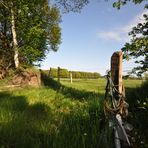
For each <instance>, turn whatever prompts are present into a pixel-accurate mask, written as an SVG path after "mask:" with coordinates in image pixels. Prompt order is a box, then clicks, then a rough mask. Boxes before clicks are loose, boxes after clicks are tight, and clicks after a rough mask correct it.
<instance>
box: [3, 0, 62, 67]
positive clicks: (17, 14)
mask: <svg viewBox="0 0 148 148" xmlns="http://www.w3.org/2000/svg"><path fill="white" fill-rule="evenodd" d="M0 8H1V9H0V11H1V13H0V32H1V34H0V52H1V57H2V58H1V59H2V60H1V61H0V62H1V64H4V63H7V59H9V62H11V64H12V65H14V66H15V67H16V68H17V67H19V65H20V64H21V65H33V64H34V62H37V61H41V60H43V59H44V58H45V56H46V53H47V52H48V51H49V50H53V51H57V50H58V45H59V44H60V42H61V29H60V27H59V23H60V21H61V18H60V12H59V10H58V9H57V8H56V7H52V6H49V3H48V0H34V1H27V0H21V1H20V0H1V1H0Z"/></svg>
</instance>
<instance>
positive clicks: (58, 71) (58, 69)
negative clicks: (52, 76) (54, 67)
mask: <svg viewBox="0 0 148 148" xmlns="http://www.w3.org/2000/svg"><path fill="white" fill-rule="evenodd" d="M58 81H59V82H60V67H58Z"/></svg>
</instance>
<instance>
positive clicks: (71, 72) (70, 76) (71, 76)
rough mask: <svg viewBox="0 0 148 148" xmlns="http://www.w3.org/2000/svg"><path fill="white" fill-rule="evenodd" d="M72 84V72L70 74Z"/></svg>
mask: <svg viewBox="0 0 148 148" xmlns="http://www.w3.org/2000/svg"><path fill="white" fill-rule="evenodd" d="M70 83H71V84H72V72H70Z"/></svg>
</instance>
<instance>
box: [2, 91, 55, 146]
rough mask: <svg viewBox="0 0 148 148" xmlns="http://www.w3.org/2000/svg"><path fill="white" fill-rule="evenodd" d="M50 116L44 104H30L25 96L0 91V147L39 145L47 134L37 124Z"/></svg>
mask: <svg viewBox="0 0 148 148" xmlns="http://www.w3.org/2000/svg"><path fill="white" fill-rule="evenodd" d="M52 117H53V115H52V112H51V109H50V107H49V106H47V105H46V104H43V103H36V104H31V105H30V104H29V103H28V102H27V98H26V97H25V96H14V95H13V94H11V93H8V92H0V147H1V148H5V147H7V148H20V147H21V148H26V147H31V148H32V147H39V146H40V147H41V145H40V143H42V144H43V145H44V137H47V136H46V132H43V131H42V130H40V129H39V127H38V126H40V124H46V123H49V122H50V121H51V119H52ZM48 138H49V136H48Z"/></svg>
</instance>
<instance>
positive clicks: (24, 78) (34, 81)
mask: <svg viewBox="0 0 148 148" xmlns="http://www.w3.org/2000/svg"><path fill="white" fill-rule="evenodd" d="M12 84H13V85H20V86H35V87H38V86H40V84H41V82H40V74H37V73H36V72H33V71H22V72H19V73H18V74H16V75H15V76H14V77H13V78H12Z"/></svg>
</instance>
